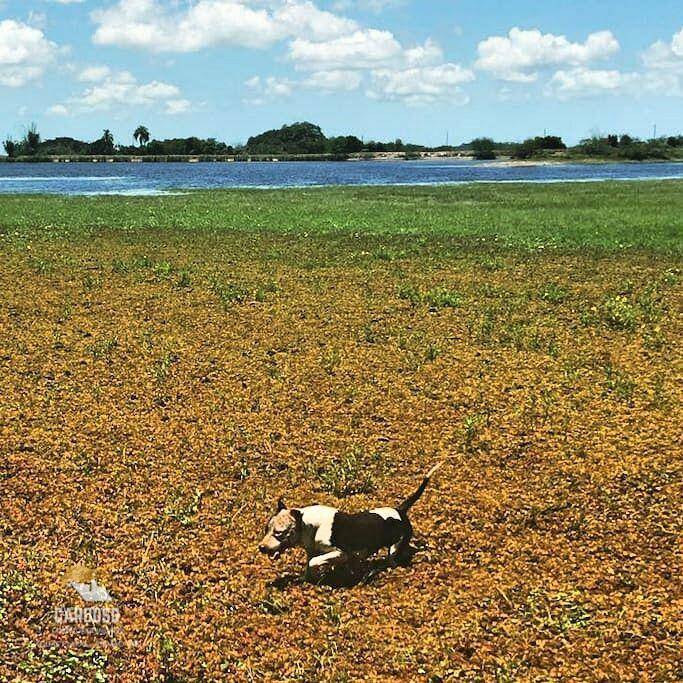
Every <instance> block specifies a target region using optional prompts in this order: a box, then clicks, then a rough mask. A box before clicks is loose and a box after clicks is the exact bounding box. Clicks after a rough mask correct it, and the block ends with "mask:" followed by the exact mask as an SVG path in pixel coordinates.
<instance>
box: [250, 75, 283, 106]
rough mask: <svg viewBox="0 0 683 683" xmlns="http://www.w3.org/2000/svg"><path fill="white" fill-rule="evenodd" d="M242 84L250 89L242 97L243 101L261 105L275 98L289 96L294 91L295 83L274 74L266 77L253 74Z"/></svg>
mask: <svg viewBox="0 0 683 683" xmlns="http://www.w3.org/2000/svg"><path fill="white" fill-rule="evenodd" d="M244 85H245V86H246V87H247V88H248V89H249V90H250V91H251V94H250V95H249V96H248V97H246V98H244V102H245V103H247V104H253V105H261V104H266V103H267V102H269V101H272V100H275V99H279V98H282V97H289V96H290V95H291V94H292V93H293V92H294V85H295V84H294V83H293V82H292V81H290V80H287V79H284V78H276V77H275V76H268V77H267V78H261V77H260V76H253V77H252V78H250V79H249V80H247V81H245V83H244Z"/></svg>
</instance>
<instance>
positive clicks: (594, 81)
mask: <svg viewBox="0 0 683 683" xmlns="http://www.w3.org/2000/svg"><path fill="white" fill-rule="evenodd" d="M641 60H642V63H643V66H644V69H643V70H642V71H633V72H621V71H617V70H614V69H606V70H597V69H590V68H587V67H583V66H580V67H575V68H573V69H567V70H562V69H561V70H559V71H557V72H556V73H555V75H554V76H553V77H552V79H551V80H550V82H549V83H548V85H547V87H546V94H547V95H549V96H551V97H557V98H559V99H569V98H573V97H592V96H596V95H608V94H612V95H627V96H630V97H639V96H642V95H657V96H664V97H681V96H683V29H681V31H679V32H678V33H676V34H675V35H674V36H673V38H672V39H671V41H670V42H668V43H666V42H664V41H661V40H660V41H657V42H656V43H653V44H652V45H650V47H649V48H648V49H647V50H645V52H643V54H642V55H641Z"/></svg>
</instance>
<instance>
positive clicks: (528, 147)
mask: <svg viewBox="0 0 683 683" xmlns="http://www.w3.org/2000/svg"><path fill="white" fill-rule="evenodd" d="M563 149H567V145H565V144H564V142H563V141H562V138H561V137H558V136H556V135H545V136H543V137H535V138H529V139H528V140H525V141H524V142H523V143H522V144H521V145H517V147H515V148H514V149H513V152H512V156H514V157H515V158H516V159H530V158H531V157H532V156H534V154H536V153H537V152H545V151H558V150H563Z"/></svg>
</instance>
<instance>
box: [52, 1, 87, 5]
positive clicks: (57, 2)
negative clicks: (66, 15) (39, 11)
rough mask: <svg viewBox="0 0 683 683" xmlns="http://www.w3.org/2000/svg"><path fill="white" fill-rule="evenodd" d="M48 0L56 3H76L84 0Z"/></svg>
mask: <svg viewBox="0 0 683 683" xmlns="http://www.w3.org/2000/svg"><path fill="white" fill-rule="evenodd" d="M49 2H56V3H57V4H58V5H76V4H78V3H81V2H85V0H49Z"/></svg>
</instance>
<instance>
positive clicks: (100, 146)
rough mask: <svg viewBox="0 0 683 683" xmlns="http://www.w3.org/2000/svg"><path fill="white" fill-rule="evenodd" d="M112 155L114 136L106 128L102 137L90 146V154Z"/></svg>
mask: <svg viewBox="0 0 683 683" xmlns="http://www.w3.org/2000/svg"><path fill="white" fill-rule="evenodd" d="M113 153H114V136H113V135H112V134H111V131H110V130H109V129H108V128H107V129H105V130H104V131H103V132H102V137H101V138H100V139H99V140H95V142H93V143H92V144H91V145H90V154H113Z"/></svg>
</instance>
